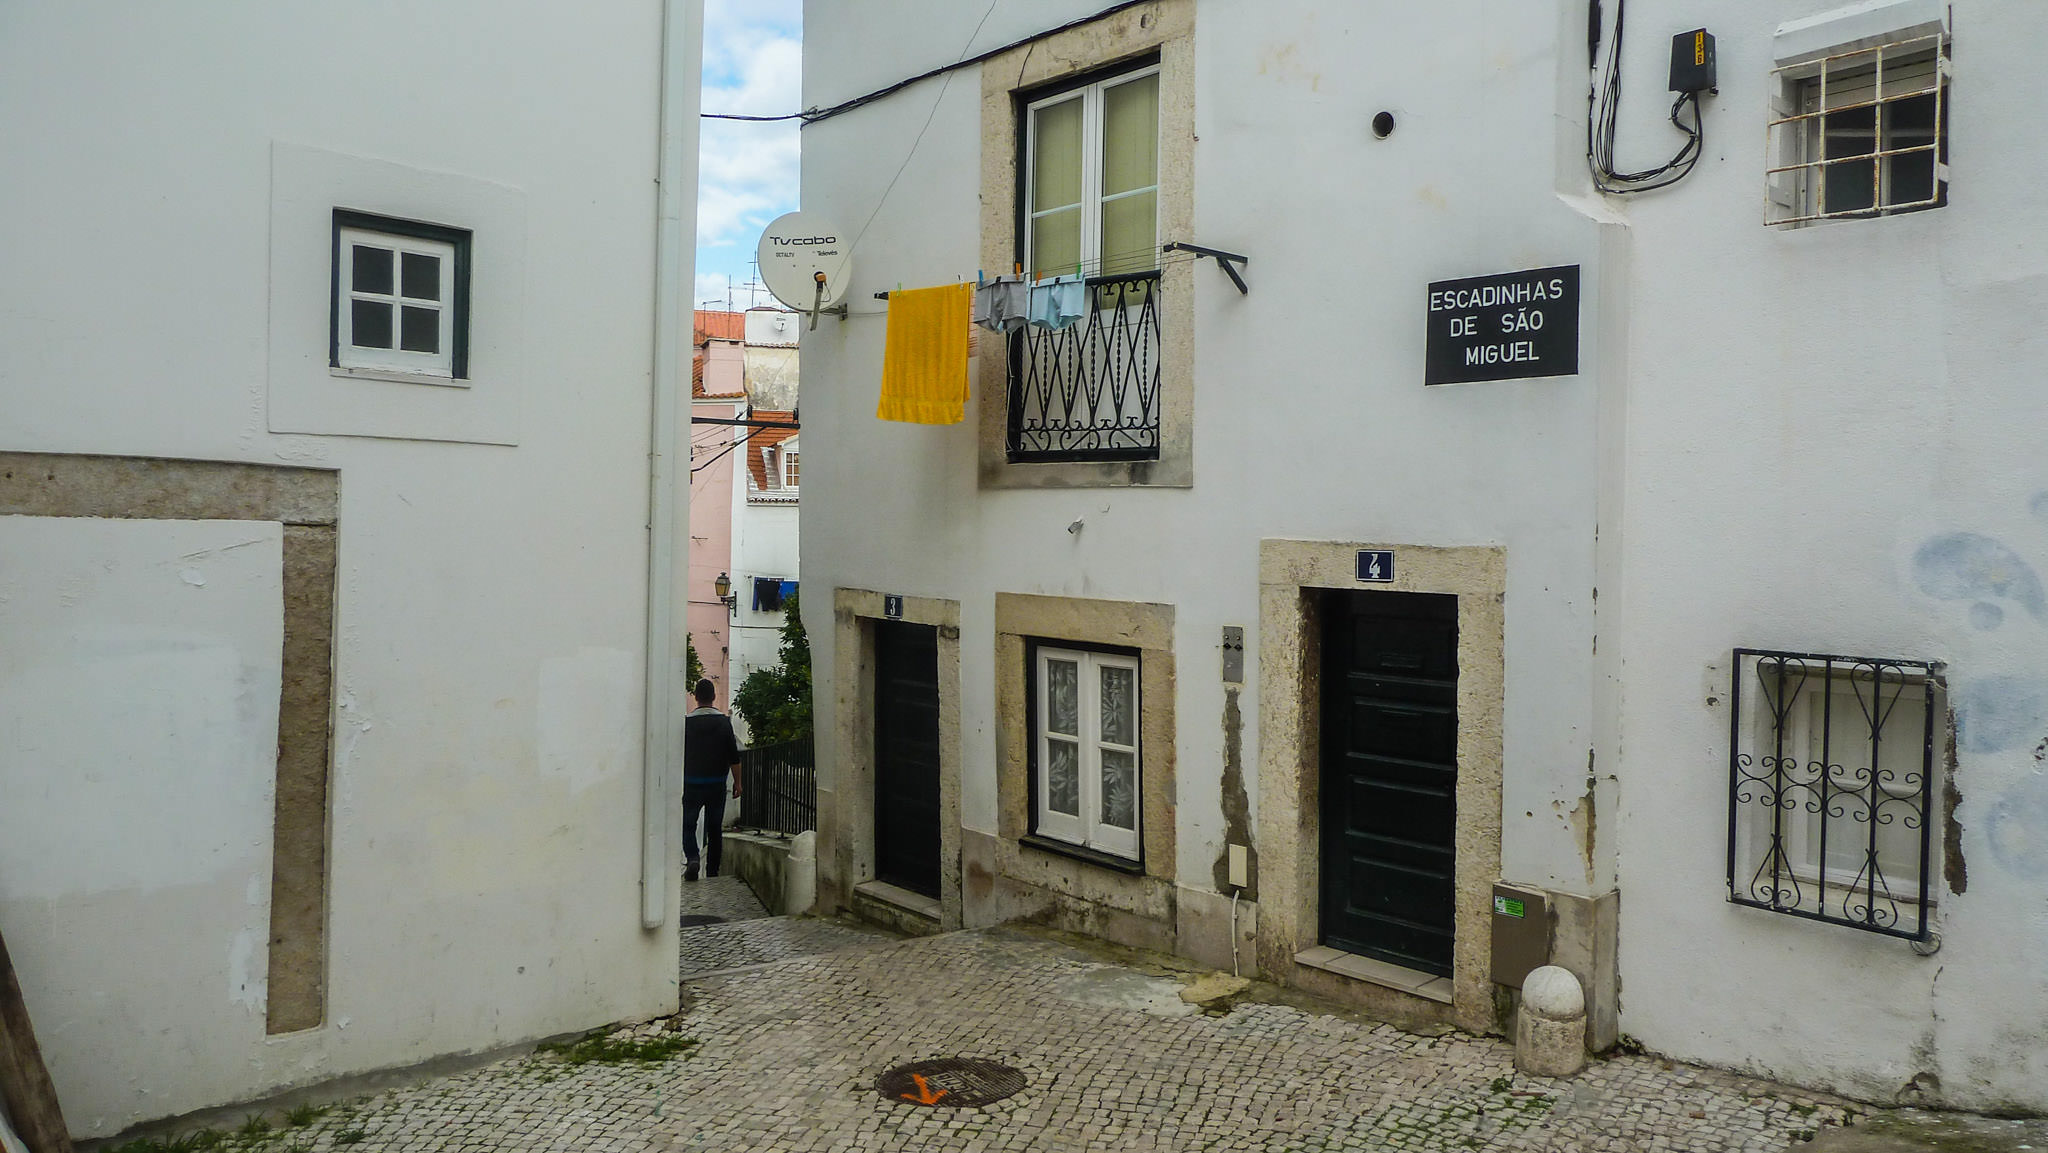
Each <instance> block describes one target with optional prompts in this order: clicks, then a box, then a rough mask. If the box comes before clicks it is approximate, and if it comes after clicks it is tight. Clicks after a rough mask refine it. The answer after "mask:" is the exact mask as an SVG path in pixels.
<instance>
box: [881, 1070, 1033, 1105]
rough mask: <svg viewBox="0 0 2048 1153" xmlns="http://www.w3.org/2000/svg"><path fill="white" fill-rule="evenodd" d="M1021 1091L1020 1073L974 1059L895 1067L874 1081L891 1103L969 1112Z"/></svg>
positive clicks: (1022, 1074) (1022, 1077)
mask: <svg viewBox="0 0 2048 1153" xmlns="http://www.w3.org/2000/svg"><path fill="white" fill-rule="evenodd" d="M1023 1087H1024V1071H1023V1070H1021V1069H1015V1068H1012V1067H1010V1066H1008V1065H1005V1064H1002V1063H1001V1062H998V1061H983V1060H981V1059H980V1058H976V1057H944V1058H941V1059H939V1060H937V1061H919V1062H916V1063H915V1064H911V1065H899V1066H897V1067H896V1068H894V1069H891V1070H889V1071H888V1072H886V1073H884V1074H882V1075H881V1076H879V1077H877V1078H875V1089H876V1090H877V1091H878V1092H880V1093H881V1094H882V1096H884V1097H887V1098H889V1099H890V1100H892V1101H908V1102H910V1103H912V1104H914V1105H933V1106H954V1107H957V1108H963V1109H964V1108H972V1107H974V1106H976V1105H987V1104H990V1103H992V1102H996V1101H1000V1100H1002V1099H1003V1098H1005V1097H1008V1096H1009V1095H1010V1094H1012V1093H1015V1092H1017V1091H1018V1090H1019V1089H1022V1088H1023Z"/></svg>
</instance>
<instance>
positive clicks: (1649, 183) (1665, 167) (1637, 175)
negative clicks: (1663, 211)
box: [1586, 0, 1707, 196]
mask: <svg viewBox="0 0 2048 1153" xmlns="http://www.w3.org/2000/svg"><path fill="white" fill-rule="evenodd" d="M1627 21H1628V0H1615V7H1614V38H1613V40H1612V42H1611V43H1610V44H1609V45H1608V48H1607V60H1606V67H1605V68H1601V67H1600V60H1599V47H1600V0H1591V8H1590V10H1589V12H1588V19H1587V37H1586V50H1587V64H1588V66H1589V67H1590V68H1592V69H1593V70H1594V71H1595V73H1596V75H1595V79H1594V82H1593V85H1592V87H1591V90H1590V91H1588V92H1587V94H1586V106H1587V107H1586V113H1587V115H1586V165H1587V167H1588V168H1590V169H1591V170H1592V173H1593V186H1594V187H1595V188H1598V189H1599V190H1600V191H1602V192H1611V193H1614V194H1616V195H1620V196H1627V195H1630V194H1633V193H1637V192H1651V191H1654V190H1656V189H1659V188H1669V187H1670V186H1671V185H1673V184H1676V183H1678V182H1679V181H1681V180H1683V179H1685V178H1686V177H1687V176H1688V175H1690V174H1691V173H1692V170H1693V166H1694V165H1696V164H1698V163H1699V160H1700V154H1701V153H1703V152H1705V151H1706V145H1707V131H1706V118H1705V117H1704V116H1703V115H1702V114H1701V112H1700V91H1701V90H1699V89H1694V90H1692V91H1689V92H1680V93H1679V94H1678V97H1677V99H1675V100H1673V101H1672V102H1671V113H1670V120H1671V126H1672V127H1673V128H1676V129H1678V130H1679V131H1680V132H1683V133H1685V135H1686V141H1685V144H1684V146H1683V147H1681V148H1680V149H1679V150H1678V153H1677V155H1675V156H1673V157H1672V158H1671V159H1670V160H1668V161H1665V162H1664V163H1663V164H1660V165H1658V166H1657V167H1655V168H1645V169H1643V170H1641V171H1637V172H1623V171H1621V170H1620V169H1619V168H1617V167H1616V165H1615V160H1614V135H1615V125H1616V122H1617V120H1618V119H1619V116H1620V112H1621V49H1622V33H1623V30H1624V28H1625V26H1626V24H1627ZM1688 107H1690V108H1691V110H1692V121H1691V123H1690V124H1688V123H1686V121H1684V120H1682V119H1680V114H1681V113H1683V112H1684V111H1685V110H1686V109H1687V108H1688Z"/></svg>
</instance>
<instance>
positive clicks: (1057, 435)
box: [1009, 270, 1159, 461]
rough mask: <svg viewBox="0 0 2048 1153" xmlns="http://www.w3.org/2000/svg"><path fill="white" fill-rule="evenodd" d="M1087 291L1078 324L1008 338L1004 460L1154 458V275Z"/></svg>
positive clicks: (1116, 279)
mask: <svg viewBox="0 0 2048 1153" xmlns="http://www.w3.org/2000/svg"><path fill="white" fill-rule="evenodd" d="M1088 286H1089V288H1090V289H1091V290H1092V292H1091V293H1090V295H1091V297H1092V300H1091V301H1090V304H1091V307H1090V308H1089V309H1088V310H1087V313H1088V314H1087V316H1086V318H1084V319H1083V320H1081V321H1079V322H1077V323H1075V324H1074V325H1073V326H1071V327H1069V328H1039V327H1037V326H1036V325H1026V326H1025V327H1023V328H1021V329H1018V330H1017V331H1015V332H1013V333H1011V334H1010V347H1009V351H1010V423H1009V456H1010V459H1011V460H1012V461H1095V460H1101V461H1116V460H1158V459H1159V273H1158V271H1157V270H1154V271H1151V272H1144V273H1138V274H1135V275H1130V276H1091V277H1089V278H1088Z"/></svg>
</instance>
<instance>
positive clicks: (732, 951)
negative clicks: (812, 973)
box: [676, 877, 896, 980]
mask: <svg viewBox="0 0 2048 1153" xmlns="http://www.w3.org/2000/svg"><path fill="white" fill-rule="evenodd" d="M682 911H683V925H684V928H683V930H682V932H681V933H680V934H678V937H677V942H676V951H677V953H678V954H679V957H678V961H679V964H680V969H679V971H680V972H681V974H682V976H683V978H684V979H686V980H687V979H688V978H690V977H692V976H694V975H696V974H699V973H716V972H718V971H720V970H723V969H736V968H739V967H741V966H743V965H762V964H766V963H768V962H770V961H786V960H788V959H790V958H792V957H813V956H816V955H818V954H820V953H831V952H836V951H838V950H840V949H852V948H858V947H860V946H863V945H877V944H884V943H886V942H889V941H893V940H896V938H895V937H894V936H893V935H891V934H888V933H883V932H880V931H878V930H874V929H867V928H863V927H861V926H858V925H852V924H848V923H846V922H843V921H826V920H820V919H818V918H815V917H771V916H769V915H768V910H767V909H765V908H763V907H762V905H761V902H760V901H759V900H758V899H756V898H755V896H754V891H753V890H752V889H749V888H748V887H747V884H746V882H745V881H742V880H740V879H739V878H738V877H705V878H704V879H703V880H700V881H686V882H684V883H683V901H682ZM703 918H715V920H706V921H702V922H701V923H697V924H692V920H693V919H703Z"/></svg>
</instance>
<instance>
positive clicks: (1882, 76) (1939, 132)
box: [1767, 34, 1949, 224]
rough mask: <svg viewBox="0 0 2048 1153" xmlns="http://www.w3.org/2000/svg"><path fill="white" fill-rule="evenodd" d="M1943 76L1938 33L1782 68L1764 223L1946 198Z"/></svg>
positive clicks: (1944, 59)
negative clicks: (1766, 220) (1766, 214)
mask: <svg viewBox="0 0 2048 1153" xmlns="http://www.w3.org/2000/svg"><path fill="white" fill-rule="evenodd" d="M1948 78H1949V58H1948V47H1947V41H1946V39H1945V37H1943V36H1941V35H1938V34H1937V35H1930V36H1919V37H1914V38H1911V39H1903V40H1898V41H1894V42H1892V43H1888V44H1880V45H1877V46H1875V47H1868V48H1858V49H1856V50H1853V51H1847V52H1841V53H1838V54H1835V55H1831V56H1825V57H1822V58H1820V59H1818V60H1807V61H1804V62H1800V63H1795V64H1788V65H1785V66H1783V67H1780V68H1779V69H1778V70H1777V73H1776V82H1777V94H1776V97H1775V100H1774V103H1773V107H1772V116H1771V121H1770V155H1769V165H1770V171H1769V202H1768V217H1767V219H1768V222H1769V223H1772V224H1800V223H1805V222H1808V221H1814V220H1831V219H1844V218H1860V217H1870V216H1886V215H1890V214H1892V213H1895V212H1916V211H1919V210H1921V209H1927V208H1939V207H1941V206H1942V205H1944V204H1946V203H1947V202H1948V144H1947V141H1946V140H1945V138H1944V137H1945V127H1946V123H1947V118H1948V109H1947V99H1948Z"/></svg>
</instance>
